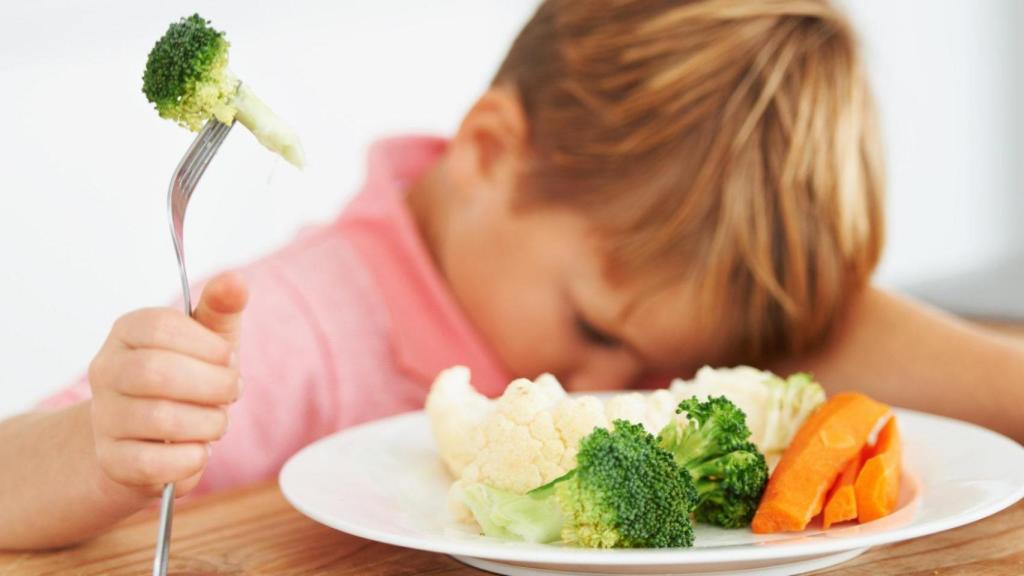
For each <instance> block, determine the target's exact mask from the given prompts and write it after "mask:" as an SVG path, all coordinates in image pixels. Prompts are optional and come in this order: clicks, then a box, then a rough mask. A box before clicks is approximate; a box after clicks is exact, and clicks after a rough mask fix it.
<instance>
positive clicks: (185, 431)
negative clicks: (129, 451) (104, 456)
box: [93, 394, 228, 442]
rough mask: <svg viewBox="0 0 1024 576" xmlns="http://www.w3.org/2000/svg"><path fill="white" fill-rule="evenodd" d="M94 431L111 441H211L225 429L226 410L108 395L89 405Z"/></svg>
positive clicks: (217, 407) (168, 401)
mask: <svg viewBox="0 0 1024 576" xmlns="http://www.w3.org/2000/svg"><path fill="white" fill-rule="evenodd" d="M93 419H94V420H93V421H94V427H95V429H96V431H97V432H99V433H100V434H103V435H104V436H106V437H108V438H112V439H114V440H166V441H168V442H211V441H214V440H219V439H220V438H221V437H222V436H224V433H225V432H226V431H227V427H228V415H227V409H226V408H223V407H220V406H212V407H211V406H199V405H198V404H190V403H187V402H175V401H173V400H158V399H153V398H133V397H130V396H123V395H121V394H110V395H109V396H107V397H105V398H103V399H102V402H96V403H94V404H93Z"/></svg>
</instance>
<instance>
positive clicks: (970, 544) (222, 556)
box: [0, 484, 1024, 576]
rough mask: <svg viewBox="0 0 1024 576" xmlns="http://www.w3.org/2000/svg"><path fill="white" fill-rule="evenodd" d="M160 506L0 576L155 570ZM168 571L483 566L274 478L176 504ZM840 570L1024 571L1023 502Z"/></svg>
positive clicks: (930, 575) (14, 557) (18, 558)
mask: <svg viewBox="0 0 1024 576" xmlns="http://www.w3.org/2000/svg"><path fill="white" fill-rule="evenodd" d="M156 520H157V517H156V512H155V511H147V512H144V513H141V514H139V515H136V516H135V517H133V518H130V519H128V520H126V521H124V522H122V523H121V524H119V525H118V526H117V527H116V528H115V529H114V530H112V531H111V532H109V533H107V534H106V535H104V536H101V537H99V538H97V539H95V540H93V541H91V542H89V543H87V544H84V545H81V546H78V547H75V548H70V549H67V550H61V551H55V552H43V553H20V554H18V553H14V554H11V553H7V554H0V576H15V575H30V574H31V575H33V576H34V575H50V574H52V575H58V574H60V575H82V576H99V575H101V574H102V575H112V576H127V575H139V574H147V573H149V571H150V570H151V566H152V562H153V543H154V542H155V539H156ZM168 573H169V574H173V575H176V576H185V575H198V574H283V575H292V574H339V575H352V576H357V575H359V576H377V575H381V576H383V575H392V574H395V575H403V574H434V575H441V574H450V575H470V574H485V573H484V572H481V571H479V570H476V569H473V568H469V567H467V566H464V565H462V564H460V563H458V562H456V561H455V560H452V559H451V558H449V557H447V556H442V555H440V554H432V553H429V552H419V551H415V550H408V549H405V548H396V547H394V546H388V545H385V544H379V543H376V542H371V541H368V540H363V539H361V538H356V537H355V536H349V535H348V534H344V533H342V532H337V531H335V530H332V529H331V528H327V527H325V526H322V525H320V524H317V523H316V522H314V521H312V520H310V519H308V518H306V517H305V516H302V515H301V514H299V513H298V512H297V511H295V510H294V509H293V508H292V507H291V506H290V505H289V504H288V503H287V502H286V501H285V499H284V497H283V496H282V495H281V492H280V490H278V488H277V486H276V485H275V484H264V485H260V486H256V487H250V488H244V489H241V490H234V491H228V492H224V493H220V494H215V495H212V496H207V497H205V498H199V499H196V500H194V501H192V502H188V503H184V504H182V505H181V506H180V507H179V508H178V509H177V510H176V512H175V517H174V533H173V542H172V544H171V561H170V570H169V572H168ZM815 574H828V575H832V576H840V575H842V576H854V575H856V576H860V575H864V576H888V575H897V574H899V575H911V576H934V575H940V574H941V575H945V576H952V575H961V574H970V575H993V576H994V575H1000V576H1002V575H1017V576H1019V575H1021V574H1024V502H1018V503H1017V505H1015V506H1012V507H1011V508H1008V509H1007V510H1004V511H1002V512H1000V513H999V514H996V515H995V516H991V517H989V518H986V519H985V520H982V521H980V522H976V523H974V524H970V525H968V526H964V527H962V528H958V529H956V530H950V531H948V532H943V533H940V534H935V535H933V536H928V537H925V538H918V539H916V540H910V541H907V542H902V543H899V544H894V545H890V546H882V547H879V548H874V549H871V550H869V551H868V552H866V553H865V554H863V555H862V556H860V557H859V558H856V559H854V560H852V561H850V562H847V563H845V564H843V565H841V566H839V567H836V568H832V569H829V570H824V571H821V572H816V573H815Z"/></svg>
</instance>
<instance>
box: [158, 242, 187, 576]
mask: <svg viewBox="0 0 1024 576" xmlns="http://www.w3.org/2000/svg"><path fill="white" fill-rule="evenodd" d="M174 252H175V255H176V256H177V257H178V274H179V275H180V276H181V294H182V300H183V304H184V308H185V313H186V314H188V315H189V317H192V316H193V314H192V291H191V290H190V289H189V285H188V274H187V273H186V272H185V258H184V254H182V251H181V250H180V247H179V246H175V250H174ZM173 516H174V483H173V482H168V483H167V484H164V490H163V493H162V495H161V496H160V524H159V526H158V528H157V536H156V554H155V555H154V556H153V576H166V575H167V560H168V557H169V555H170V550H171V520H172V518H173Z"/></svg>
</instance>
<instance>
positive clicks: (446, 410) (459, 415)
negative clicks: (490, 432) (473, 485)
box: [426, 366, 494, 478]
mask: <svg viewBox="0 0 1024 576" xmlns="http://www.w3.org/2000/svg"><path fill="white" fill-rule="evenodd" d="M493 404H494V402H492V401H491V400H490V399H489V398H487V397H486V396H484V395H483V394H480V393H479V392H477V391H476V388H473V385H472V384H471V383H470V374H469V368H466V367H465V366H455V367H453V368H449V369H447V370H442V371H441V373H440V374H438V375H437V378H436V379H435V380H434V385H433V386H432V387H431V389H430V394H429V395H427V405H426V409H427V415H428V416H429V417H430V427H431V429H433V431H434V440H435V441H436V442H437V449H438V451H439V452H440V453H441V459H442V460H444V463H445V465H446V466H447V467H448V470H449V471H450V472H451V473H452V475H453V476H455V477H456V478H458V477H459V476H461V475H462V471H463V469H465V467H466V466H467V465H468V464H469V463H470V462H472V461H473V458H475V457H476V451H477V446H476V442H475V440H474V438H475V434H476V429H477V427H478V426H480V423H481V422H482V421H483V420H484V419H485V418H486V417H487V416H488V415H489V414H490V413H491V411H492V410H493V409H494V406H493Z"/></svg>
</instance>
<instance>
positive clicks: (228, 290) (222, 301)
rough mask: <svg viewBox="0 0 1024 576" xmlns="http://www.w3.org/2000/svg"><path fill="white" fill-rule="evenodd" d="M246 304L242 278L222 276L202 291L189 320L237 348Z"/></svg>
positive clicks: (217, 277)
mask: <svg viewBox="0 0 1024 576" xmlns="http://www.w3.org/2000/svg"><path fill="white" fill-rule="evenodd" d="M248 301H249V290H248V288H246V285H245V280H244V279H243V278H242V277H241V275H239V274H237V273H234V272H224V273H222V274H218V275H217V276H215V277H214V278H213V279H212V280H210V281H209V282H208V283H207V284H206V287H205V288H203V295H202V296H201V297H200V299H199V305H198V306H196V309H195V311H193V313H192V316H193V317H194V318H195V319H196V320H197V321H198V322H199V323H200V324H202V325H203V326H206V327H207V328H209V329H210V330H213V331H214V332H216V333H217V334H220V335H221V336H223V337H224V338H226V339H227V340H228V341H229V342H231V343H232V344H235V345H236V346H237V345H238V339H239V334H240V332H241V328H242V311H243V310H245V305H246V303H247V302H248Z"/></svg>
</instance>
